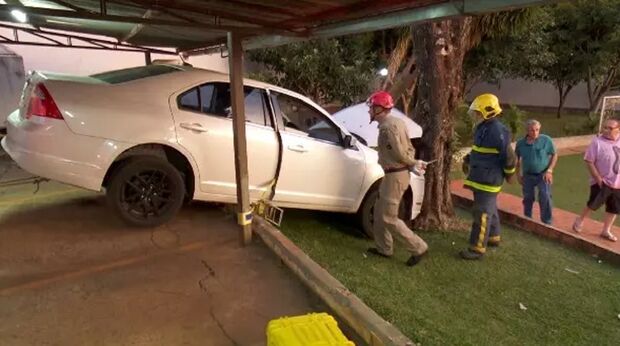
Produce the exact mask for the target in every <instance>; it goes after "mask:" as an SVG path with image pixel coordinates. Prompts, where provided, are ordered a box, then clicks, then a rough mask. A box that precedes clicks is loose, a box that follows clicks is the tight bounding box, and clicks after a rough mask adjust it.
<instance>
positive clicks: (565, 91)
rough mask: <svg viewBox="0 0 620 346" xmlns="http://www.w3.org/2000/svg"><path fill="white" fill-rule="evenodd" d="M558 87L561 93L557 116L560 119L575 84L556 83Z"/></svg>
mask: <svg viewBox="0 0 620 346" xmlns="http://www.w3.org/2000/svg"><path fill="white" fill-rule="evenodd" d="M556 85H557V88H558V93H559V95H560V103H559V104H558V109H557V113H556V117H557V118H558V119H560V118H562V110H563V109H564V103H566V96H568V93H569V92H570V91H571V90H572V89H573V86H574V85H566V86H565V85H564V84H563V83H558V84H556Z"/></svg>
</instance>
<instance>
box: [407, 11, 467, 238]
mask: <svg viewBox="0 0 620 346" xmlns="http://www.w3.org/2000/svg"><path fill="white" fill-rule="evenodd" d="M470 34H471V18H468V17H466V18H459V19H452V20H444V21H438V22H434V23H425V24H420V25H416V26H414V27H413V28H412V37H413V42H415V44H414V47H413V54H414V55H415V58H416V63H417V70H418V73H419V74H418V78H417V85H416V95H415V98H414V99H415V101H414V102H415V103H414V110H413V119H414V120H415V121H416V122H417V123H418V124H420V126H422V128H423V129H424V135H423V136H422V148H421V158H422V159H423V160H426V161H428V160H435V159H436V160H437V162H435V163H433V164H432V165H429V166H428V168H427V170H426V175H425V179H426V182H425V193H424V202H423V204H422V210H421V212H420V215H419V216H418V217H417V218H416V219H415V221H414V227H416V228H423V229H448V227H449V225H450V222H449V221H450V218H451V217H452V216H453V215H454V207H453V205H452V197H451V194H450V179H449V177H450V166H451V163H452V154H453V151H454V148H453V138H454V136H453V133H454V116H453V114H454V112H455V110H456V108H457V106H458V104H459V102H460V101H461V100H462V97H463V80H462V78H463V60H464V57H465V53H466V50H467V49H468V47H467V45H466V42H468V40H469V39H470V37H469V35H470Z"/></svg>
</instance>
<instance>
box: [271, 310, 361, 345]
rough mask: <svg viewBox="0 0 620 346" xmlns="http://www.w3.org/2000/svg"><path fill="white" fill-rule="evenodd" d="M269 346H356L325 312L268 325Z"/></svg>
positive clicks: (285, 319)
mask: <svg viewBox="0 0 620 346" xmlns="http://www.w3.org/2000/svg"><path fill="white" fill-rule="evenodd" d="M267 346H355V344H354V343H353V342H352V341H349V340H348V339H347V337H346V336H344V334H342V331H341V330H340V328H338V322H336V320H335V319H334V318H333V317H332V316H330V315H329V314H326V313H324V312H322V313H312V314H308V315H304V316H294V317H284V318H279V319H276V320H272V321H270V322H269V324H268V325H267Z"/></svg>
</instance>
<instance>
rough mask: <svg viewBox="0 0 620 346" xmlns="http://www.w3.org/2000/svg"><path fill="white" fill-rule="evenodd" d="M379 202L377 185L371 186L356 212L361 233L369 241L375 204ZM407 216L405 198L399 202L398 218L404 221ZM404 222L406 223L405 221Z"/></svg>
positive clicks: (372, 236) (372, 237) (372, 235)
mask: <svg viewBox="0 0 620 346" xmlns="http://www.w3.org/2000/svg"><path fill="white" fill-rule="evenodd" d="M378 200H379V184H377V185H375V186H373V187H372V188H371V189H370V190H369V191H368V192H367V193H366V197H364V201H363V202H362V205H361V206H360V209H359V210H358V212H357V218H358V222H359V224H360V226H361V227H362V231H363V233H364V234H365V235H366V236H367V237H368V238H370V239H374V233H373V225H374V212H375V204H376V203H377V201H378ZM406 215H407V201H406V200H405V198H403V200H402V201H401V202H400V205H399V207H398V216H399V218H401V219H402V220H405V219H406V217H405V216H406ZM405 222H407V221H406V220H405Z"/></svg>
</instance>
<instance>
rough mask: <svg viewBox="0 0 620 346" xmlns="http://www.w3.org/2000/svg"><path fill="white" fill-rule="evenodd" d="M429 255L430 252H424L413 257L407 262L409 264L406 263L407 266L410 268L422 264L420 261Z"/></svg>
mask: <svg viewBox="0 0 620 346" xmlns="http://www.w3.org/2000/svg"><path fill="white" fill-rule="evenodd" d="M427 253H428V250H427V251H424V252H422V253H421V254H419V255H411V257H409V259H408V260H407V262H405V264H406V265H407V266H408V267H413V266H414V265H416V264H418V263H420V261H421V260H422V257H424V256H426V254H427Z"/></svg>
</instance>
